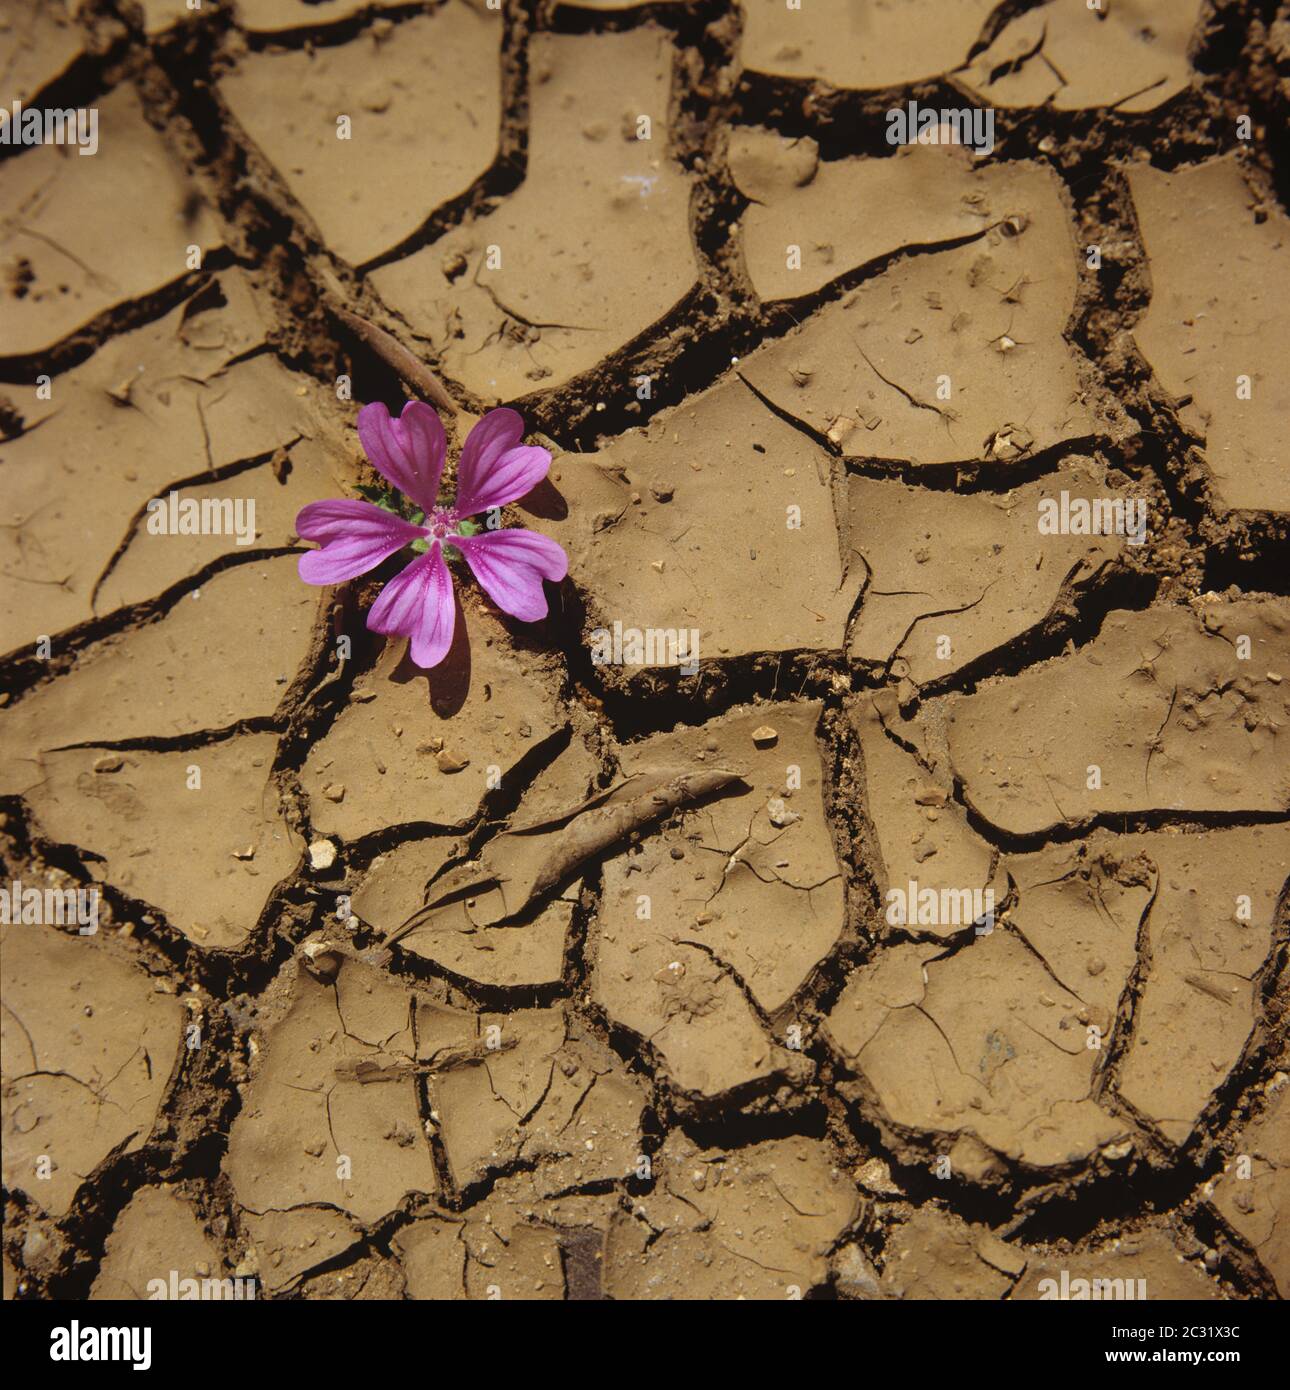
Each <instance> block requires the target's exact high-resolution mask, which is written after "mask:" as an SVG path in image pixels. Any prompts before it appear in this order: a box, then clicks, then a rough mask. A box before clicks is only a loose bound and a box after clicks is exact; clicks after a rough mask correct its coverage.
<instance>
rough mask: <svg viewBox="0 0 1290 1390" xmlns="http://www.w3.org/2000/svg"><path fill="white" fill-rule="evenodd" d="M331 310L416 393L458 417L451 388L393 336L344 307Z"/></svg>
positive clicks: (334, 307) (337, 305)
mask: <svg viewBox="0 0 1290 1390" xmlns="http://www.w3.org/2000/svg"><path fill="white" fill-rule="evenodd" d="M331 311H332V313H333V314H335V315H336V317H337V318H338V319H339V320H340V321H341V322H342V323H343V324H344V325H345V327H346V328H348V329H350V330H351V331H352V332H353V333H354V334H355V335H356V336H357V337H358V338H360V339H361V340H362V341H363V342H364V343H366V344H367V346H368V347H370V348H371V349H372V351H373V352H374V353H376V355H377V356H378V357H379V358H380V359H381V360H382V361H383V362H384V363H386V364H387V365H388V366H390V367H392V368H393V369H394V370H395V371H396V372H397V373H398V374H399V376H400V377H401V378H402V379H403V381H405V382H406V383H407V385H409V386H410V387H411V388H412V389H413V390H414V391H416V392H418V393H419V394H420V395H422V396H424V397H425V398H426V399H427V400H428V401H430V402H432V403H433V404H434V405H437V406H438V407H439V409H440V410H446V411H447V412H448V414H449V415H456V413H457V402H456V401H454V400H453V398H452V397H451V396H450V395H449V394H448V389H447V387H445V386H444V384H443V382H442V381H440V380H439V378H438V377H437V376H435V374H434V373H433V372H432V371H431V370H430V368H429V367H427V366H426V364H425V363H424V362H422V361H421V360H420V358H418V357H414V356H413V354H412V353H411V352H410V351H409V350H408V349H407V348H405V347H404V346H403V344H402V343H401V342H399V340H398V339H397V338H396V337H394V335H393V334H392V333H387V332H386V331H385V329H383V328H378V327H377V326H376V325H375V324H374V323H369V322H368V321H367V319H365V318H361V317H360V316H359V315H358V314H355V313H353V312H352V311H351V310H349V309H344V308H342V307H341V306H340V305H339V304H333V305H332V306H331Z"/></svg>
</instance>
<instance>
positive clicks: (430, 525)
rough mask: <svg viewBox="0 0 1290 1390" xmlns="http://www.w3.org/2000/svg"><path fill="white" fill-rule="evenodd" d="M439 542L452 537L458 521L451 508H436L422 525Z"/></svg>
mask: <svg viewBox="0 0 1290 1390" xmlns="http://www.w3.org/2000/svg"><path fill="white" fill-rule="evenodd" d="M421 524H422V525H423V526H424V527H425V528H426V530H427V531H429V532H430V534H431V535H432V536H433V537H434V538H435V540H437V541H442V540H445V539H446V538H447V537H448V536H451V535H452V533H453V530H454V529H455V527H456V524H457V520H456V517H455V516H454V515H453V512H452V509H451V508H450V507H436V508H435V509H434V511H432V512H431V513H430V514H429V515H428V516H427V517H426V519H425V521H423V522H422V523H421Z"/></svg>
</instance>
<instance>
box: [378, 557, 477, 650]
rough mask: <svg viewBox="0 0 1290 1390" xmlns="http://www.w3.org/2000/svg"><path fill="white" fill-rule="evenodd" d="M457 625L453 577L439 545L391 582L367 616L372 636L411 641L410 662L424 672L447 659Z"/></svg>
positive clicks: (382, 591)
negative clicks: (396, 635) (378, 634)
mask: <svg viewBox="0 0 1290 1390" xmlns="http://www.w3.org/2000/svg"><path fill="white" fill-rule="evenodd" d="M456 623H457V608H456V605H455V604H454V603H453V599H452V576H451V575H450V574H449V573H448V566H447V565H445V564H444V562H443V551H442V549H441V548H440V546H439V542H438V541H435V543H434V544H433V545H432V546H431V547H430V549H429V550H427V551H426V553H425V554H424V555H422V556H419V557H418V558H417V559H415V560H413V562H412V563H411V564H410V565H409V566H408V567H407V569H405V570H404V571H403V572H402V573H401V574H396V575H395V576H394V578H393V579H391V580H390V582H389V583H388V584H387V585H386V586H385V588H384V589H382V590H381V596H380V598H378V599H377V600H376V602H375V603H374V604H373V605H372V607H371V611H370V612H369V613H368V615H367V626H368V627H369V629H370V630H371V631H372V632H397V633H400V634H402V635H403V636H404V637H410V638H411V639H412V645H411V647H410V652H411V655H412V660H413V662H414V664H416V665H417V666H420V667H421V669H422V670H424V671H428V670H429V669H430V668H431V667H432V666H438V664H439V663H440V662H441V661H442V660H443V659H444V657H445V656H447V655H448V648H449V647H451V646H452V633H453V628H454V627H455V626H456Z"/></svg>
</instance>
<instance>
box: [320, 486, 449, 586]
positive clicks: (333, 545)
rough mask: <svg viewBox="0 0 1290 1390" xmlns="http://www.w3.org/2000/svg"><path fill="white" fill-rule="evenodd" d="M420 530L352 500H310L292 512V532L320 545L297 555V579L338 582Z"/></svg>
mask: <svg viewBox="0 0 1290 1390" xmlns="http://www.w3.org/2000/svg"><path fill="white" fill-rule="evenodd" d="M425 534H426V532H425V529H424V527H421V526H413V524H412V523H411V522H410V521H404V519H403V518H402V517H401V516H395V515H394V513H393V512H387V511H385V510H384V508H382V507H374V506H373V505H372V504H371V503H370V502H360V501H358V500H357V499H356V498H349V497H344V498H342V497H335V498H329V499H328V500H327V501H325V502H310V503H309V505H308V506H305V507H301V508H300V511H299V512H298V513H297V514H296V535H298V536H299V537H300V538H301V539H302V540H307V541H321V542H322V545H323V548H322V549H321V550H311V551H310V552H309V553H308V554H307V555H302V556H301V557H300V563H299V567H298V568H299V570H300V577H301V579H303V580H304V581H305V583H306V584H340V583H343V582H344V581H345V580H346V579H353V577H354V576H355V575H356V574H366V573H367V571H368V570H370V569H375V568H376V566H377V565H379V564H380V563H381V561H382V560H384V559H385V557H386V556H387V555H393V554H394V552H395V551H396V550H402V548H403V547H404V546H405V545H407V544H408V543H409V542H410V541H414V540H416V539H417V537H418V536H424V535H425Z"/></svg>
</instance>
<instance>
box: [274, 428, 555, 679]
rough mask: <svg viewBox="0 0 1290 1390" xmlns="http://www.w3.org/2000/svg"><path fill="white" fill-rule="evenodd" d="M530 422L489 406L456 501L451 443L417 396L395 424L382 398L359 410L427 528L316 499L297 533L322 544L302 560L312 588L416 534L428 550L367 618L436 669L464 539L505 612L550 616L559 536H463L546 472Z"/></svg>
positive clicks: (358, 568) (388, 473)
mask: <svg viewBox="0 0 1290 1390" xmlns="http://www.w3.org/2000/svg"><path fill="white" fill-rule="evenodd" d="M523 434H524V422H523V420H521V419H520V417H519V415H518V414H517V413H516V412H515V411H513V410H490V411H489V412H488V414H487V415H485V416H484V418H483V419H482V420H480V422H479V423H478V424H477V425H476V426H475V428H474V429H472V430H471V432H470V434H469V436H468V437H467V439H466V443H465V445H464V447H463V448H462V451H461V462H460V463H459V464H458V467H457V500H456V502H455V503H453V504H452V505H451V506H448V507H441V506H439V505H438V501H439V480H440V479H441V478H442V477H443V465H444V458H445V456H446V454H447V443H446V440H445V438H444V432H443V425H442V424H440V422H439V417H438V416H437V415H436V414H435V413H434V411H433V410H431V408H430V407H429V406H428V405H423V404H422V403H421V402H420V401H411V402H409V403H408V404H407V405H405V406H404V407H403V414H402V416H401V417H400V418H399V419H397V420H392V419H391V418H390V412H389V411H388V410H387V409H386V408H385V406H384V405H381V404H380V403H379V402H377V403H373V404H372V405H365V406H364V407H363V408H362V410H360V411H359V412H358V437H359V439H360V440H361V441H362V443H363V449H364V451H365V452H366V454H367V457H368V458H369V459H370V460H371V461H372V465H373V466H374V467H375V468H376V470H377V472H378V473H380V474H381V475H382V477H384V478H385V479H386V480H387V481H388V482H390V483H393V485H394V486H395V487H396V488H398V490H399V491H400V492H401V493H402V494H403V495H404V496H405V497H406V498H408V499H409V500H410V501H411V502H412V503H413V504H414V505H415V506H416V507H418V508H419V509H420V513H421V515H422V521H423V523H424V524H420V525H419V524H417V523H416V522H413V521H407V520H405V519H404V518H403V517H401V516H398V515H396V514H395V513H394V512H390V511H386V510H385V509H384V508H382V507H377V506H374V505H373V504H372V503H371V502H360V501H357V500H356V499H349V498H344V499H339V498H338V499H334V500H330V501H326V502H310V503H309V505H308V506H306V507H302V508H301V509H300V513H299V515H298V516H297V517H296V534H297V535H299V536H300V537H302V538H303V539H304V540H309V541H320V542H321V543H322V549H321V550H311V551H310V552H309V553H308V554H307V555H302V556H301V557H300V577H301V579H303V580H304V581H305V582H306V583H307V584H339V583H341V582H343V581H344V580H346V579H353V578H354V576H355V575H359V574H366V573H367V571H368V570H370V569H374V568H375V567H376V566H377V565H379V564H380V563H381V561H382V560H384V559H386V558H387V557H388V556H390V555H393V554H394V552H395V551H396V550H402V549H403V547H404V546H406V545H411V544H413V543H414V542H416V541H420V542H422V544H421V546H419V547H418V549H423V550H425V553H424V554H423V555H419V556H418V557H417V558H416V559H415V560H413V561H412V563H411V564H410V565H409V566H408V567H407V568H406V569H405V570H404V571H403V572H402V574H398V575H395V577H394V578H393V579H391V580H390V582H389V583H388V584H387V585H386V586H385V588H384V589H383V590H382V591H381V596H380V597H379V598H378V599H377V600H376V602H375V603H374V604H373V605H372V608H371V611H370V612H369V613H368V615H367V626H368V627H369V628H370V629H371V630H372V631H373V632H384V633H399V634H401V635H403V636H405V637H408V638H410V639H411V647H410V651H411V654H412V660H413V661H414V662H415V663H416V664H417V665H418V666H420V667H422V668H424V669H429V668H430V667H431V666H437V665H438V664H439V662H441V661H442V660H443V659H444V657H445V656H446V655H447V653H448V648H449V647H450V646H451V645H452V633H453V627H454V625H455V623H456V620H457V610H456V606H455V604H454V603H453V597H452V576H451V575H450V574H449V573H448V566H447V564H446V563H445V562H444V556H443V547H444V546H445V545H453V546H456V547H457V549H458V550H459V551H461V553H462V554H463V555H464V556H465V557H466V563H467V564H468V565H469V566H470V568H471V571H472V572H473V573H474V576H475V578H476V579H477V580H478V581H479V582H480V584H481V585H482V586H483V588H484V591H485V592H486V593H487V594H488V596H489V598H491V599H492V600H493V602H494V603H495V604H496V605H497V606H498V607H499V608H500V609H501V610H502V611H503V612H504V613H509V614H510V615H511V616H512V617H513V618H520V619H522V620H523V621H524V622H528V623H532V622H537V621H538V619H539V618H545V617H546V614H547V603H546V595H545V594H544V593H543V592H542V581H543V580H544V579H550V580H552V581H554V582H558V581H559V580H561V579H563V578H564V576H565V575H566V574H567V573H568V571H569V561H568V558H567V557H566V555H565V553H564V551H563V550H562V549H561V548H560V546H559V545H557V544H556V542H555V541H553V540H549V539H548V538H547V537H546V536H539V535H536V534H535V533H534V532H532V531H525V530H523V529H520V528H516V529H513V530H505V531H484V532H482V533H481V534H479V535H463V534H461V532H460V531H459V530H458V529H457V528H458V527H459V526H460V525H461V523H462V522H464V521H466V520H467V518H469V517H472V516H475V515H477V514H478V513H480V512H486V511H488V510H490V509H491V508H493V507H504V506H505V505H506V504H507V503H508V502H514V501H516V500H517V499H518V498H521V497H523V496H524V495H525V494H526V493H528V492H530V491H532V489H533V488H534V487H536V486H537V484H538V483H540V482H541V481H542V479H543V478H545V477H546V474H547V469H549V468H550V467H551V455H550V454H549V453H548V452H547V451H546V450H545V449H538V448H535V447H531V446H530V447H526V446H524V445H521V443H520V439H521V437H522V436H523Z"/></svg>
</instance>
